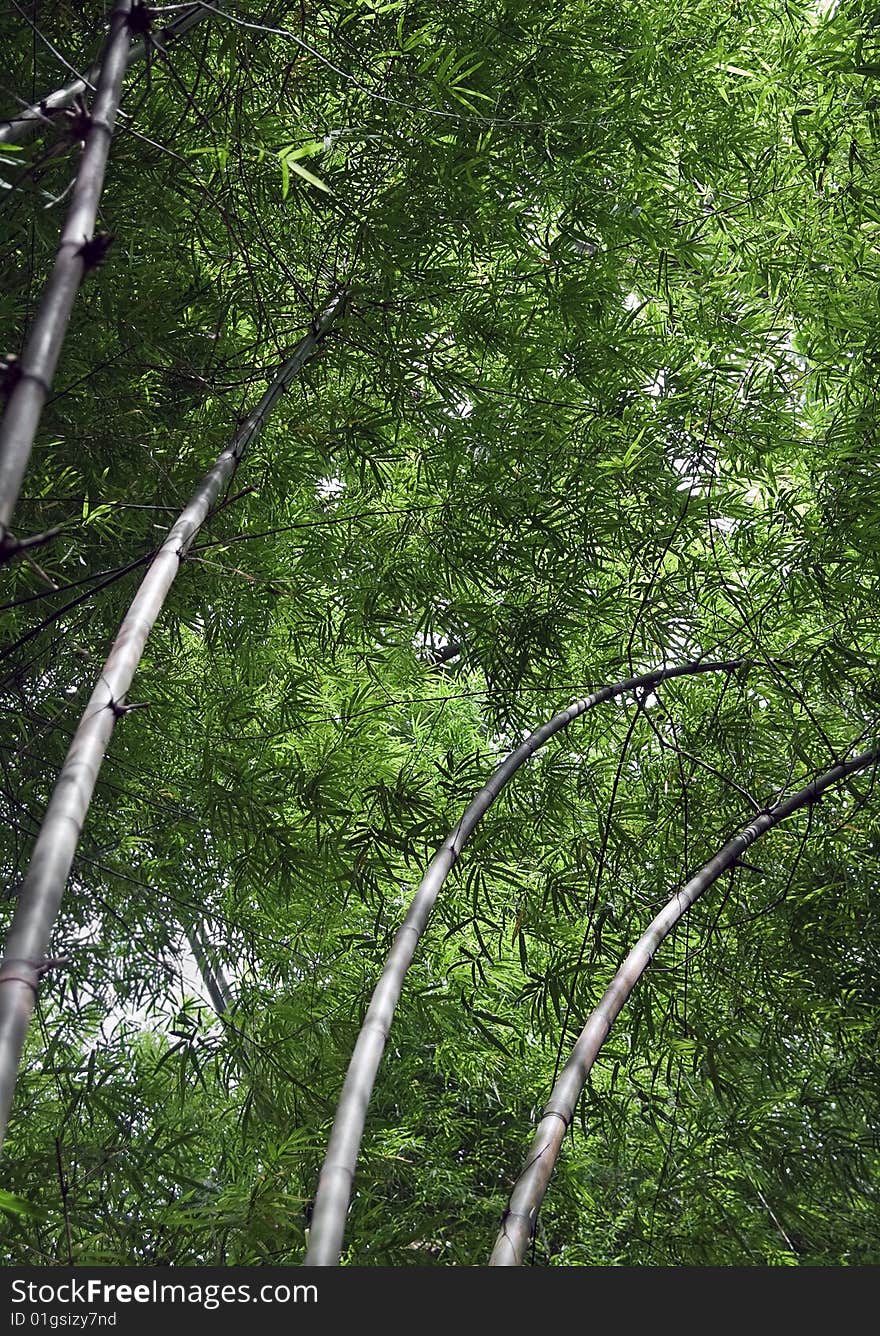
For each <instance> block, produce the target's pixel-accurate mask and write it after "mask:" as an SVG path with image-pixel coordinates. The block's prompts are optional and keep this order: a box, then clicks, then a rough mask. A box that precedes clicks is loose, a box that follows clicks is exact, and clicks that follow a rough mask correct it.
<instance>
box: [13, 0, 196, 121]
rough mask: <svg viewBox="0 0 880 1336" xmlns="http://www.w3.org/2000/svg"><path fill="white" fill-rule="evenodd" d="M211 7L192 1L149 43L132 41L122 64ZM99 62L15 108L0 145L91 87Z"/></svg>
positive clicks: (178, 31)
mask: <svg viewBox="0 0 880 1336" xmlns="http://www.w3.org/2000/svg"><path fill="white" fill-rule="evenodd" d="M210 13H211V11H210V10H209V9H205V8H204V7H203V6H202V5H200V4H196V5H193V6H192V8H191V9H187V10H185V11H184V12H183V13H182V14H180V15H178V17H177V18H176V19H173V20H172V21H171V22H170V23H169V24H167V25H166V27H164V28H162V29H161V30H160V31H159V32H157V33H155V34H154V35H153V36H152V37H151V39H150V41H149V43H148V42H146V41H138V42H133V43H132V45H131V46H129V48H128V50H127V52H126V54H125V63H126V68H127V67H128V66H129V65H133V64H134V62H135V61H136V60H142V59H143V57H144V55H145V54H146V52H147V49H148V46H150V45H155V44H156V43H159V44H161V45H162V46H165V45H167V44H168V43H169V42H171V41H174V40H175V39H176V38H178V37H182V36H183V35H184V33H186V32H189V30H190V28H192V27H193V26H194V25H195V24H196V23H200V22H201V21H202V19H205V18H208V17H209V16H210ZM100 73H101V65H100V62H99V63H98V64H97V65H92V66H91V67H90V68H89V69H87V70H86V72H85V74H84V75H83V77H82V78H81V79H72V80H71V81H70V83H68V84H65V85H64V87H63V88H56V89H55V91H54V92H52V93H47V94H46V96H45V97H41V98H40V100H39V101H38V102H34V103H33V104H32V105H31V106H29V107H22V109H21V111H18V112H16V114H15V115H14V116H10V117H9V118H8V119H7V120H5V121H3V122H2V123H0V145H3V144H21V143H24V142H25V140H27V139H30V138H31V136H32V135H35V134H37V132H38V131H39V130H40V129H41V128H42V127H43V126H44V125H46V124H47V122H48V121H49V120H50V117H51V116H52V113H53V112H57V111H62V110H63V109H64V107H69V106H71V104H72V103H73V102H74V101H75V100H76V99H77V98H78V97H82V96H83V94H85V93H87V92H88V90H89V89H90V88H92V87H94V81H95V80H96V79H97V78H98V77H99V76H100Z"/></svg>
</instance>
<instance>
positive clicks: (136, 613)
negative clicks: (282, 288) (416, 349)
mask: <svg viewBox="0 0 880 1336" xmlns="http://www.w3.org/2000/svg"><path fill="white" fill-rule="evenodd" d="M346 299H347V294H345V293H341V294H339V295H337V296H336V297H335V298H334V299H333V300H332V302H331V303H330V305H329V306H328V307H327V309H326V310H325V311H324V313H323V314H322V315H321V316H320V317H319V318H318V319H317V320H316V321H315V323H314V325H313V326H312V329H311V330H310V332H309V333H308V334H307V335H306V336H305V338H303V339H301V340H300V341H299V343H298V344H297V345H296V347H295V348H293V350H292V351H291V353H290V355H289V356H288V358H287V360H286V361H285V362H284V364H283V365H282V366H281V368H280V370H279V372H278V374H277V376H276V377H275V379H274V381H273V382H272V384H271V385H270V386H269V388H268V389H267V390H266V392H265V394H264V395H263V397H262V398H261V399H260V401H259V403H258V404H257V406H256V407H255V408H254V409H253V411H252V412H251V413H249V414H248V416H247V418H245V420H244V422H242V424H241V426H240V427H239V428H238V430H237V431H236V432H235V434H234V436H233V437H232V440H231V441H230V443H229V445H228V446H227V447H226V449H225V450H224V451H223V452H222V454H220V455H219V456H218V458H217V460H216V461H215V463H214V465H213V466H212V468H210V469H209V470H208V472H207V473H206V474H205V475H204V477H203V478H202V479H201V481H200V482H199V484H198V486H197V488H196V490H195V492H194V493H193V495H192V497H191V498H190V500H189V502H188V504H187V505H186V507H185V508H184V510H183V511H182V512H181V514H180V516H179V517H178V519H177V520H176V522H175V523H174V525H173V526H172V527H171V529H170V530H169V532H168V535H167V536H166V538H165V541H164V542H163V543H162V546H161V547H160V548H159V550H158V552H157V553H156V556H155V558H154V560H153V562H152V564H151V566H150V568H149V570H148V571H147V573H146V575H145V576H144V578H143V580H142V581H141V583H140V586H139V587H138V591H137V593H136V594H135V596H134V599H133V600H132V603H131V605H130V607H129V609H128V612H127V613H126V614H125V617H124V618H123V621H122V624H121V626H120V628H119V631H118V633H117V635H116V639H115V641H114V642H113V646H112V648H111V650H110V653H109V655H108V657H107V660H106V662H105V663H104V666H103V669H102V670H101V674H100V676H99V678H98V683H97V685H96V687H95V689H94V691H93V692H92V695H91V699H90V700H89V703H88V705H87V706H86V708H85V711H84V713H83V716H82V718H81V720H80V723H79V726H78V728H77V730H76V732H75V733H74V735H73V740H72V742H71V744H70V748H69V750H68V752H67V756H66V758H65V761H64V765H63V766H62V768H61V773H60V774H59V776H58V780H57V782H56V784H55V788H54V791H53V793H52V796H51V798H50V800H49V805H48V808H47V809H46V815H45V817H44V818H43V824H42V826H41V827H40V832H39V835H38V836H37V840H36V843H35V844H34V848H33V852H32V854H31V859H30V864H29V867H28V871H27V875H26V877H25V879H24V882H23V883H22V886H21V890H20V891H19V894H18V897H17V904H16V909H15V915H14V917H13V920H12V926H11V928H10V930H9V935H8V937H7V940H6V949H5V956H4V959H3V961H2V963H0V985H2V986H0V1142H2V1137H3V1133H4V1131H5V1128H6V1123H7V1120H8V1117H9V1109H10V1106H11V1104H12V1097H13V1094H14V1091H15V1081H16V1075H17V1070H18V1064H19V1061H20V1058H21V1051H22V1047H23V1044H24V1038H25V1034H26V1032H27V1027H28V1022H29V1020H30V1016H31V1012H32V1011H33V1008H34V1003H35V1001H36V996H37V986H38V982H39V977H40V967H41V964H42V961H43V958H44V956H45V954H46V951H47V949H48V947H49V942H50V939H51V935H52V928H53V925H54V923H55V919H56V917H57V915H58V910H59V908H60V905H61V898H62V895H63V893H64V887H65V884H66V882H67V878H68V875H69V873H70V868H71V864H72V863H73V859H74V855H75V853H76V848H77V844H78V842H79V837H80V833H81V831H82V828H83V823H84V821H85V818H86V814H87V812H88V808H89V803H90V802H91V798H92V793H93V791H94V788H95V784H96V782H97V778H98V771H99V770H100V767H101V762H102V760H103V758H104V753H105V752H106V750H107V745H108V743H109V741H110V735H111V733H112V732H113V728H114V725H115V724H116V721H117V719H119V718H120V717H122V716H123V715H124V714H125V712H126V706H125V704H124V702H125V696H126V693H127V692H128V690H129V687H130V686H131V682H132V679H133V677H134V674H135V672H136V670H137V667H138V664H139V663H140V660H141V656H142V654H143V652H144V646H145V644H146V640H147V637H148V635H149V633H150V631H151V630H152V627H153V624H154V623H155V621H156V618H157V617H158V616H159V613H160V612H161V610H162V607H163V605H164V603H165V599H166V597H167V595H168V591H169V589H170V588H171V585H172V584H173V582H174V578H175V576H176V575H177V572H178V571H179V570H180V567H181V564H182V562H183V558H184V557H185V556H186V554H187V551H188V550H189V547H190V544H191V543H192V541H193V539H194V538H195V536H196V534H197V533H198V532H199V530H200V528H201V527H202V525H203V524H204V522H205V520H206V519H207V518H208V516H209V515H210V514H211V513H212V508H213V507H214V505H215V503H216V501H217V499H218V497H219V496H220V495H221V493H222V491H223V489H224V487H226V486H228V484H229V483H230V481H231V480H232V477H233V475H234V474H235V471H236V469H237V468H238V465H239V463H240V462H241V459H242V457H243V456H244V453H245V451H246V450H247V448H248V446H249V445H250V443H251V441H253V440H254V439H255V437H256V436H258V435H259V433H260V431H261V430H262V428H263V426H264V424H265V422H266V419H267V418H268V416H269V414H270V413H271V411H272V409H273V408H274V407H275V404H276V403H277V401H278V399H279V398H280V397H281V395H282V394H283V392H284V390H285V389H286V388H287V386H288V385H289V384H290V382H291V381H292V380H293V379H294V377H295V376H296V375H297V373H298V372H299V370H300V368H301V367H302V365H303V363H304V362H305V361H306V360H307V359H308V358H309V357H310V356H311V355H312V354H313V353H314V352H315V350H316V348H317V347H318V346H319V344H320V343H321V341H322V339H323V338H324V336H325V334H326V333H327V331H328V330H329V329H330V328H331V326H332V325H333V324H334V323H335V321H336V320H337V319H339V318H340V317H341V316H342V315H343V313H344V310H345V304H346Z"/></svg>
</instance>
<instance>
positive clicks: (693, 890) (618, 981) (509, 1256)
mask: <svg viewBox="0 0 880 1336" xmlns="http://www.w3.org/2000/svg"><path fill="white" fill-rule="evenodd" d="M878 762H880V747H875V748H874V749H872V750H871V751H867V752H863V753H862V754H861V755H860V756H854V757H853V758H852V760H850V761H841V762H840V763H839V764H838V765H836V766H834V767H833V768H832V769H831V770H828V771H827V772H826V773H825V774H824V775H820V776H819V777H818V778H817V779H814V780H813V781H812V782H811V783H810V784H807V785H806V786H805V787H804V788H802V789H799V790H798V791H797V792H796V793H793V794H792V795H791V796H790V797H788V798H786V799H785V800H784V802H780V803H777V804H776V805H775V806H774V807H771V808H770V809H769V810H768V811H764V812H761V813H759V815H758V816H756V817H755V819H754V821H752V822H751V823H750V824H749V825H748V826H746V828H745V830H742V831H740V833H739V834H738V835H734V837H733V839H731V840H728V841H727V843H726V844H725V845H724V847H723V848H722V849H721V850H720V852H719V853H717V854H716V855H715V857H714V858H712V859H711V860H710V861H709V862H708V863H706V864H705V865H704V866H703V867H702V868H701V869H700V871H699V872H698V873H697V874H696V875H695V876H693V877H692V878H691V879H690V881H689V882H688V883H687V885H686V886H684V887H683V888H682V890H680V891H677V892H676V893H675V895H673V897H672V899H671V900H669V901H668V902H667V903H666V905H665V906H664V908H663V909H661V911H660V913H659V914H657V915H656V916H655V917H654V918H653V919H652V920H651V922H650V924H649V925H648V927H647V929H646V930H645V932H644V933H643V934H642V936H641V937H640V938H639V940H638V941H637V942H636V944H635V946H634V947H633V949H632V950H631V951H630V953H629V955H628V956H627V957H626V960H625V961H624V962H623V964H622V965H621V967H620V969H619V970H618V971H617V973H616V974H615V976H614V978H613V980H612V981H611V983H610V984H609V986H608V988H607V989H606V991H605V993H604V995H603V997H602V1000H601V1002H600V1003H599V1005H598V1006H597V1007H596V1008H595V1010H594V1011H593V1012H592V1014H591V1015H590V1018H589V1020H588V1021H587V1023H586V1025H585V1026H584V1028H583V1030H582V1031H581V1033H580V1035H579V1037H578V1040H577V1043H576V1044H575V1046H574V1048H573V1049H572V1052H571V1056H570V1057H569V1059H568V1062H567V1063H566V1064H565V1066H564V1067H563V1069H562V1071H561V1073H560V1075H559V1079H558V1081H557V1082H556V1084H555V1085H554V1087H553V1091H552V1093H551V1095H550V1099H549V1101H548V1103H547V1105H546V1107H545V1109H544V1116H543V1118H542V1120H541V1122H540V1124H539V1125H538V1129H537V1131H536V1132H535V1136H534V1139H533V1141H532V1145H531V1149H530V1150H529V1153H528V1156H527V1158H526V1162H525V1165H524V1167H523V1171H522V1173H521V1174H520V1176H519V1178H518V1180H517V1182H516V1185H515V1187H514V1189H513V1192H512V1194H511V1197H510V1203H509V1206H508V1208H507V1210H506V1211H505V1212H504V1216H503V1218H502V1222H501V1229H500V1230H499V1233H498V1238H497V1239H496V1241H495V1247H494V1250H493V1252H492V1257H491V1259H490V1262H489V1265H490V1266H519V1265H521V1263H522V1261H523V1258H524V1257H525V1254H526V1251H527V1249H528V1247H529V1243H530V1241H531V1237H532V1232H533V1230H534V1227H535V1221H536V1220H537V1218H538V1211H539V1210H540V1207H541V1202H542V1201H543V1199H544V1193H545V1192H546V1191H547V1185H548V1183H549V1182H550V1176H551V1174H552V1173H553V1169H554V1167H555V1164H556V1160H557V1158H558V1156H559V1151H560V1148H561V1146H562V1141H563V1138H564V1137H565V1133H566V1132H567V1130H568V1128H569V1126H570V1125H571V1122H572V1120H573V1118H574V1114H575V1109H576V1107H577V1102H578V1100H579V1099H580V1096H581V1092H582V1090H583V1088H584V1085H585V1084H586V1080H587V1077H588V1075H589V1073H590V1069H591V1068H592V1066H593V1063H594V1062H595V1061H596V1058H597V1057H598V1054H599V1050H600V1048H601V1047H602V1045H603V1043H604V1042H605V1039H606V1038H607V1036H608V1033H609V1031H610V1029H611V1026H612V1025H613V1023H614V1020H615V1018H616V1017H617V1016H618V1014H619V1013H620V1011H621V1010H622V1008H623V1006H624V1004H625V1003H626V1001H627V999H628V998H629V996H630V994H631V993H632V991H633V989H634V988H635V986H636V984H637V983H638V981H639V979H640V978H641V977H642V975H643V974H644V973H645V971H646V970H647V968H648V966H649V965H650V963H651V960H652V958H653V956H654V953H655V951H656V950H657V947H658V946H659V945H660V943H661V942H662V941H663V939H664V938H665V937H667V936H668V935H669V933H670V932H671V931H672V929H673V928H674V927H675V925H676V924H677V923H678V921H679V920H680V919H681V918H683V916H684V915H685V914H686V913H687V911H688V910H689V909H690V907H691V905H692V904H693V903H694V902H695V901H696V900H698V899H699V898H700V896H701V895H702V894H703V893H704V892H705V891H707V890H708V888H709V887H710V886H711V885H712V884H713V882H716V881H717V880H718V878H719V877H720V876H722V875H723V873H724V872H726V871H727V869H728V868H730V867H733V866H734V865H735V864H736V863H737V862H738V861H739V859H740V857H741V855H742V854H744V853H745V851H746V849H748V848H749V847H750V846H751V845H753V844H754V843H755V841H756V840H759V839H760V838H761V836H762V835H766V833H767V831H768V830H772V829H773V827H774V826H776V825H778V824H779V822H780V821H784V820H785V818H786V817H788V816H791V814H792V813H793V812H797V811H798V810H799V809H800V808H801V807H807V806H811V805H812V804H813V803H815V802H818V801H819V798H820V797H821V795H822V794H823V793H824V792H825V790H826V789H828V788H830V787H831V786H832V785H834V784H839V783H840V781H841V780H842V779H845V778H846V777H847V776H848V775H853V774H856V773H857V772H858V771H859V770H866V769H867V768H868V767H869V766H872V765H876V764H877V763H878Z"/></svg>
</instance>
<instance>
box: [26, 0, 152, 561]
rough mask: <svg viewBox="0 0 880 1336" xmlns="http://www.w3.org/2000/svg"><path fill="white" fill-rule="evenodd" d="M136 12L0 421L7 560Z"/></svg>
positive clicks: (125, 23)
mask: <svg viewBox="0 0 880 1336" xmlns="http://www.w3.org/2000/svg"><path fill="white" fill-rule="evenodd" d="M131 11H132V0H117V3H116V7H115V9H114V10H113V13H112V14H111V16H110V31H109V34H108V36H107V41H106V43H105V46H104V51H103V53H102V56H101V72H100V74H99V76H98V87H97V92H96V93H95V100H94V102H93V103H92V107H91V110H90V112H89V124H88V129H87V131H86V133H85V146H84V148H83V151H82V157H81V158H80V162H79V167H78V169H77V173H76V178H75V181H74V187H73V197H72V199H71V203H70V210H69V212H68V214H67V219H66V221H65V224H64V229H63V231H62V233H61V241H60V243H59V246H58V253H57V255H56V257H55V264H54V266H53V268H52V273H51V274H50V275H49V278H48V280H47V282H46V286H45V287H44V289H43V295H42V297H41V299H40V305H39V307H38V309H37V314H36V317H35V318H34V323H33V326H32V328H31V332H30V334H29V336H28V339H27V342H26V344H25V347H24V351H23V353H22V355H21V361H20V363H18V364H17V367H16V379H15V384H14V387H13V390H12V393H11V394H10V396H9V401H8V403H7V405H6V411H5V412H4V414H3V421H2V423H0V559H2V556H3V553H4V550H5V555H6V556H10V555H12V554H13V553H14V552H15V551H16V550H17V544H16V542H15V540H14V539H12V538H11V535H10V534H9V522H10V520H11V519H12V512H13V510H14V509H15V503H16V501H17V500H18V493H19V491H20V489H21V483H22V479H23V478H24V474H25V469H26V468H27V465H28V460H29V459H30V455H31V450H32V449H33V444H34V436H35V435H36V431H37V426H38V425H39V421H40V414H41V413H42V411H43V404H44V403H45V402H46V399H47V397H48V395H49V391H50V389H51V387H52V377H53V376H54V374H55V367H56V366H57V364H58V357H59V355H60V353H61V345H62V344H63V342H64V335H65V332H66V330H67V324H68V321H69V319H70V313H71V311H72V309H73V303H74V299H75V297H76V294H77V292H78V291H79V286H80V283H81V282H82V279H83V275H84V274H85V273H86V270H87V269H88V268H89V267H90V266H92V265H94V264H95V263H96V262H97V260H98V259H99V258H100V255H99V254H98V253H94V252H93V250H92V248H93V247H95V246H96V245H97V242H98V239H97V238H95V237H94V232H95V220H96V218H97V216H98V204H99V202H100V199H101V191H102V189H103V185H104V172H105V169H106V166H107V158H108V155H109V153H110V141H111V140H112V138H113V127H114V125H115V124H116V113H117V111H118V110H119V99H120V96H121V93H122V80H123V77H124V75H125V71H126V68H127V61H126V56H127V54H128V42H129V36H128V34H129V19H130V16H131Z"/></svg>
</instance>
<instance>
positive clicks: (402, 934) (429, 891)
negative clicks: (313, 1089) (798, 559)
mask: <svg viewBox="0 0 880 1336" xmlns="http://www.w3.org/2000/svg"><path fill="white" fill-rule="evenodd" d="M742 666H743V661H742V660H741V659H735V660H730V661H727V662H723V663H689V664H684V665H682V666H679V667H677V668H660V669H657V670H655V671H654V672H651V673H643V674H642V675H641V676H639V677H630V678H627V679H626V680H625V681H623V682H616V683H614V684H613V685H612V686H607V687H602V688H601V689H600V690H599V691H596V692H594V694H593V695H592V696H588V697H586V698H585V699H584V700H579V701H576V702H575V703H574V704H573V705H569V707H568V709H566V710H563V711H562V712H561V713H560V714H557V715H554V716H553V718H552V719H550V720H548V722H547V723H546V724H543V725H542V726H541V727H540V728H538V729H536V730H535V732H534V733H532V734H531V735H530V736H529V737H528V738H526V740H525V742H523V743H522V744H521V746H519V747H518V748H517V749H516V751H514V752H512V753H511V754H510V756H508V758H507V759H506V760H505V761H504V762H503V763H502V764H501V765H500V766H499V767H498V769H497V770H496V771H495V772H494V774H493V775H492V777H491V779H490V780H489V781H488V783H487V784H486V785H485V787H484V788H482V789H480V791H479V793H477V794H476V796H475V797H474V798H473V799H472V801H471V802H470V804H469V805H468V807H467V809H466V811H465V813H464V815H463V816H462V818H461V820H460V821H459V823H458V825H457V826H456V827H455V829H454V830H452V831H451V832H450V834H449V835H448V836H447V838H446V839H445V840H444V842H443V844H442V845H441V846H440V848H439V849H438V851H437V853H436V854H435V855H434V857H433V858H432V860H431V862H430V864H429V865H428V868H427V871H426V872H425V875H424V877H423V878H422V880H421V882H420V884H419V887H418V889H417V891H416V893H415V896H414V897H413V900H412V903H411V904H410V907H409V912H408V913H407V915H406V918H405V919H404V922H403V925H402V926H401V928H400V930H399V931H398V933H397V936H396V937H395V939H394V944H393V946H392V948H391V951H390V953H389V955H388V958H387V960H386V961H385V965H384V968H383V970H382V974H381V976H380V978H379V982H378V984H377V985H376V988H375V991H374V993H373V996H372V999H371V1001H370V1006H369V1009H368V1011H367V1014H366V1017H365V1019H364V1023H363V1025H362V1026H361V1029H360V1033H359V1034H358V1037H357V1042H356V1044H355V1047H354V1052H353V1053H352V1056H351V1061H350V1063H349V1066H348V1072H347V1073H346V1077H345V1083H344V1085H343V1087H342V1094H341V1095H340V1098H339V1104H338V1106H337V1109H336V1116H335V1118H334V1121H333V1127H332V1130H331V1132H330V1139H329V1141H328V1143H327V1151H326V1155H325V1157H324V1165H323V1168H322V1169H321V1174H320V1177H319V1179H318V1188H317V1192H316V1194H315V1204H314V1209H313V1211H312V1221H311V1229H310V1233H309V1247H308V1251H307V1253H306V1257H305V1265H306V1266H335V1265H336V1264H337V1263H338V1261H339V1254H340V1252H341V1250H342V1241H343V1237H344V1234H345V1222H346V1218H347V1216H348V1206H349V1201H350V1199H351V1191H352V1186H353V1183H354V1174H355V1167H356V1165H357V1158H358V1152H359V1150H360V1144H361V1139H362V1137H363V1132H364V1124H365V1122H366V1117H367V1107H368V1105H369V1102H370V1095H371V1094H372V1090H373V1084H374V1082H375V1079H376V1072H377V1071H378V1069H379V1063H380V1062H381V1060H382V1054H383V1052H384V1051H385V1044H386V1042H387V1040H388V1033H389V1030H390V1028H391V1021H392V1018H393V1016H394V1012H395V1009H396V1007H397V1003H398V1000H399V998H400V992H401V988H402V987H403V980H404V976H405V974H406V971H407V970H408V969H409V966H410V963H411V962H412V958H413V955H414V953H415V949H416V945H417V944H418V941H419V939H420V937H421V936H422V933H423V932H424V930H425V927H426V925H427V922H428V918H429V915H430V913H431V910H432V909H433V907H434V902H435V901H436V899H437V896H438V895H439V893H440V890H441V889H442V887H443V883H444V882H445V881H446V878H447V877H448V876H449V873H450V872H451V871H452V868H453V867H454V865H455V863H456V861H457V859H458V856H459V854H460V853H461V851H462V849H463V848H464V846H465V844H466V843H467V841H468V840H469V839H470V837H471V835H472V834H473V831H474V829H475V828H476V826H477V825H478V824H479V822H480V821H481V819H482V818H483V816H484V815H485V813H486V812H487V811H488V810H489V808H490V807H491V806H492V804H493V803H494V801H495V799H496V798H497V797H498V794H499V793H500V792H501V790H502V789H503V788H504V787H505V785H506V784H507V783H508V782H509V781H510V780H511V779H512V778H513V776H514V775H515V774H516V772H517V770H519V768H520V766H521V765H522V764H523V763H524V762H525V761H527V760H528V759H529V757H530V756H533V755H534V753H535V752H536V751H538V749H539V748H540V747H543V745H544V743H545V742H547V741H548V740H549V739H550V738H552V737H553V736H554V734H556V733H559V732H560V731H561V730H562V729H564V728H567V727H568V725H569V724H570V723H572V722H573V720H575V719H578V718H580V716H581V715H582V714H586V712H587V711H588V710H591V709H592V708H593V707H594V706H596V705H600V704H602V702H603V701H607V700H613V699H614V697H615V696H623V695H625V694H626V693H627V692H630V691H637V690H638V689H639V688H652V687H655V686H657V685H659V683H661V682H665V681H669V680H670V679H671V678H674V677H692V676H695V675H696V674H698V673H715V672H733V671H734V670H735V669H737V668H740V667H742Z"/></svg>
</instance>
